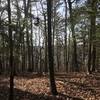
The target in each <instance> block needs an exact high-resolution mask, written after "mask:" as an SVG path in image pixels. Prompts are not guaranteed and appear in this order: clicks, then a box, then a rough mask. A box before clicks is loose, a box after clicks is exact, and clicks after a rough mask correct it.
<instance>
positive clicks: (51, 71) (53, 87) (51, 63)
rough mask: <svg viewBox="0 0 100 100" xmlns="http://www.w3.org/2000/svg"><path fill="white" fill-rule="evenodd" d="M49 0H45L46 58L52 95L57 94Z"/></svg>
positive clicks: (50, 4) (50, 3)
mask: <svg viewBox="0 0 100 100" xmlns="http://www.w3.org/2000/svg"><path fill="white" fill-rule="evenodd" d="M51 8H52V2H51V0H47V15H48V59H49V74H50V85H51V92H52V94H53V95H57V94H58V93H57V89H56V84H55V78H54V61H53V52H52V32H51Z"/></svg>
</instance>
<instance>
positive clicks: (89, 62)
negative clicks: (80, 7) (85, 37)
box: [88, 0, 97, 74]
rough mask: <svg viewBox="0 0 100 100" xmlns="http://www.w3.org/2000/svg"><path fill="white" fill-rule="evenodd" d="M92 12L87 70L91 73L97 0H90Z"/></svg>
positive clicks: (93, 67) (93, 68) (94, 57)
mask: <svg viewBox="0 0 100 100" xmlns="http://www.w3.org/2000/svg"><path fill="white" fill-rule="evenodd" d="M90 3H91V9H92V14H91V15H90V22H91V26H90V32H89V51H88V72H89V73H90V74H91V73H92V72H94V71H95V62H96V47H95V43H94V40H95V39H96V29H95V24H96V4H97V0H91V2H90Z"/></svg>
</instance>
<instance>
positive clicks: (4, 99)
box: [0, 86, 83, 100]
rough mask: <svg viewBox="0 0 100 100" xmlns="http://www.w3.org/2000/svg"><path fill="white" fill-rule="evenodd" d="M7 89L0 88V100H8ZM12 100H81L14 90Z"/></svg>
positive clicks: (5, 87) (60, 95)
mask: <svg viewBox="0 0 100 100" xmlns="http://www.w3.org/2000/svg"><path fill="white" fill-rule="evenodd" d="M8 96H9V88H8V87H7V86H0V100H8ZM14 100H83V99H80V98H73V97H69V96H67V95H63V94H59V95H58V96H49V95H44V94H32V93H30V92H26V91H22V90H19V89H16V88H15V89H14Z"/></svg>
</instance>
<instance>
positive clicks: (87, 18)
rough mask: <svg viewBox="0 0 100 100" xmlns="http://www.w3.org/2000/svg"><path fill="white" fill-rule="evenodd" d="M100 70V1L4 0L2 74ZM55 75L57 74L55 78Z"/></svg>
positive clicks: (0, 38)
mask: <svg viewBox="0 0 100 100" xmlns="http://www.w3.org/2000/svg"><path fill="white" fill-rule="evenodd" d="M28 72H29V73H35V74H37V75H40V76H41V75H48V74H49V78H50V83H51V84H50V86H51V92H52V94H54V95H57V94H58V93H57V90H56V84H55V77H54V75H55V74H57V73H72V72H77V73H82V72H84V73H86V74H87V73H88V74H93V73H99V72H100V0H47V1H46V0H0V74H1V75H2V74H6V75H10V95H9V100H13V87H14V76H16V75H20V74H21V73H28ZM54 73H55V74H54Z"/></svg>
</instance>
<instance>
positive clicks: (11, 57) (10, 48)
mask: <svg viewBox="0 0 100 100" xmlns="http://www.w3.org/2000/svg"><path fill="white" fill-rule="evenodd" d="M7 2H8V21H9V27H8V28H9V30H8V32H9V50H10V59H9V64H10V91H9V100H14V66H13V40H12V29H11V6H10V0H7Z"/></svg>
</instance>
